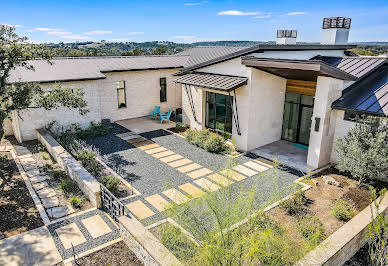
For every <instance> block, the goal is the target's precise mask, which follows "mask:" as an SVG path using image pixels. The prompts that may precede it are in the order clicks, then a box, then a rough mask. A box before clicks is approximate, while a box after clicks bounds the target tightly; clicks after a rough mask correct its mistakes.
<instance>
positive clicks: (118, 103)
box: [116, 80, 127, 109]
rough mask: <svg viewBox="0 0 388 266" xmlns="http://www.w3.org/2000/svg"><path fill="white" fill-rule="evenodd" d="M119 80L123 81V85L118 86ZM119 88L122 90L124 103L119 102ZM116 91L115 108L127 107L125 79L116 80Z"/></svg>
mask: <svg viewBox="0 0 388 266" xmlns="http://www.w3.org/2000/svg"><path fill="white" fill-rule="evenodd" d="M121 82H123V86H122V87H121V86H120V83H121ZM121 90H122V91H123V92H124V104H123V103H120V95H119V93H120V91H121ZM116 91H117V108H118V109H122V108H127V92H126V89H125V81H124V80H122V81H117V82H116Z"/></svg>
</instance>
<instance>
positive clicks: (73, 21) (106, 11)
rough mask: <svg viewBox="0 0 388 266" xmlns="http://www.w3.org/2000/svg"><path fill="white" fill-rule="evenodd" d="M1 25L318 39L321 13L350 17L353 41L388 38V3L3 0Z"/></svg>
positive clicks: (34, 35)
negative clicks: (292, 32)
mask: <svg viewBox="0 0 388 266" xmlns="http://www.w3.org/2000/svg"><path fill="white" fill-rule="evenodd" d="M0 1H1V5H0V6H1V15H0V24H8V25H14V26H15V27H16V30H17V33H18V34H19V35H22V36H27V37H29V39H30V41H31V42H37V43H42V42H61V41H62V42H75V41H100V40H106V41H123V42H125V41H134V42H143V41H174V42H183V43H191V42H198V41H218V40H221V41H222V40H241V41H243V40H249V41H273V40H275V36H276V30H277V29H296V30H298V39H297V40H298V41H304V42H319V40H320V37H321V25H322V19H323V18H324V17H331V16H344V17H351V18H352V25H351V30H350V35H349V41H351V42H364V41H385V42H387V41H388V19H386V18H387V16H388V1H387V0H385V1H383V0H375V1H373V0H371V1H365V0H364V1H360V0H353V1H349V0H342V1H339V0H324V1H314V0H309V1H304V0H303V1H302V0H299V1H274V0H255V1H248V0H247V1H232V0H229V1H221V0H209V1H201V0H187V1H167V0H165V1H153V0H147V1H130V0H127V1H118V0H104V1H102V0H76V1H75V0H66V1H62V0H40V1H39V0H33V1H31V0H28V1H20V0H0Z"/></svg>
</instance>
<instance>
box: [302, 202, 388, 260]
mask: <svg viewBox="0 0 388 266" xmlns="http://www.w3.org/2000/svg"><path fill="white" fill-rule="evenodd" d="M380 200H381V199H377V201H380ZM371 206H372V208H373V214H374V216H376V214H377V210H376V208H375V207H374V203H372V205H370V206H368V207H366V208H365V209H364V210H363V211H361V212H360V213H359V214H357V215H356V216H355V217H354V218H353V219H351V220H350V221H349V222H347V223H346V224H344V225H343V226H342V227H341V228H340V229H338V230H337V231H336V232H334V234H332V235H331V236H329V237H328V238H327V239H326V240H325V241H323V242H322V243H321V244H320V245H319V246H318V247H317V248H315V249H314V250H312V251H311V252H309V253H307V255H306V256H305V257H304V258H303V259H301V260H300V261H299V262H297V263H296V264H295V265H325V266H326V265H330V266H337V265H343V264H344V263H345V262H346V261H348V260H349V259H350V258H352V257H353V256H354V254H356V252H357V251H358V250H360V248H362V247H363V246H364V245H365V244H366V243H367V234H368V225H369V224H370V222H371V221H372V217H373V216H372V210H371ZM381 213H385V214H388V196H386V197H384V198H383V199H382V200H381V203H380V207H379V212H378V214H381Z"/></svg>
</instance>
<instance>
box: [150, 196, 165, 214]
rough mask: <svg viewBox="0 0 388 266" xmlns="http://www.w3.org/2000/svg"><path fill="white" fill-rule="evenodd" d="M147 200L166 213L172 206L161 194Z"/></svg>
mask: <svg viewBox="0 0 388 266" xmlns="http://www.w3.org/2000/svg"><path fill="white" fill-rule="evenodd" d="M145 200H146V201H148V203H150V204H151V205H152V206H154V207H155V209H157V210H158V211H160V212H162V211H164V210H165V209H166V208H168V206H169V205H170V203H169V202H168V201H167V200H165V199H164V198H163V197H162V196H160V195H159V194H155V195H152V196H149V197H146V198H145Z"/></svg>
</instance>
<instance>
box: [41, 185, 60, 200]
mask: <svg viewBox="0 0 388 266" xmlns="http://www.w3.org/2000/svg"><path fill="white" fill-rule="evenodd" d="M36 193H38V196H39V198H41V199H43V198H48V197H55V196H56V195H57V193H55V190H54V189H52V188H48V187H46V188H43V189H41V190H38V191H36Z"/></svg>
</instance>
